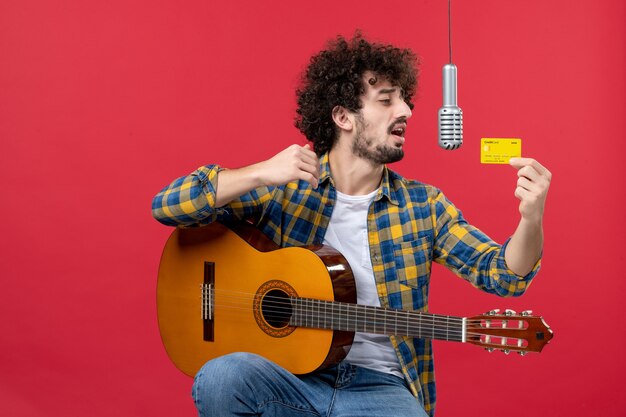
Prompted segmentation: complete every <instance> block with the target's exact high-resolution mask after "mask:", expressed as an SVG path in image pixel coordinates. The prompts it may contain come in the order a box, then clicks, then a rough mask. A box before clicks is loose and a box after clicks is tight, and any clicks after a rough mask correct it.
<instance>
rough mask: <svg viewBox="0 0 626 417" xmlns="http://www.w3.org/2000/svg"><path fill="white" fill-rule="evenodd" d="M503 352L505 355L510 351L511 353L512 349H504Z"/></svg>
mask: <svg viewBox="0 0 626 417" xmlns="http://www.w3.org/2000/svg"><path fill="white" fill-rule="evenodd" d="M502 352H503V353H504V354H505V355H508V354H509V353H511V351H510V350H509V349H502Z"/></svg>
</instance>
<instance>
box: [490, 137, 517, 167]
mask: <svg viewBox="0 0 626 417" xmlns="http://www.w3.org/2000/svg"><path fill="white" fill-rule="evenodd" d="M520 156H522V140H521V139H519V138H482V139H481V140H480V163H481V164H508V163H509V159H511V158H519V157H520Z"/></svg>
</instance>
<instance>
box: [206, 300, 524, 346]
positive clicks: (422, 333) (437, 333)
mask: <svg viewBox="0 0 626 417" xmlns="http://www.w3.org/2000/svg"><path fill="white" fill-rule="evenodd" d="M216 306H217V307H220V308H222V309H230V310H239V311H241V312H245V313H246V314H249V313H250V311H251V309H250V308H246V307H238V306H233V305H224V304H218V305H216ZM399 311H402V312H403V313H404V312H406V310H399ZM266 313H267V312H266ZM411 313H413V312H411ZM413 314H419V313H413ZM411 318H413V317H411ZM334 319H337V320H345V321H344V323H345V324H346V326H345V327H346V328H345V329H342V328H341V327H344V326H341V327H339V326H332V327H331V326H322V325H321V324H322V323H324V319H322V318H320V319H319V321H318V319H317V318H311V319H310V320H308V322H307V323H303V324H302V325H300V324H289V323H288V326H293V327H306V328H319V329H327V330H339V331H341V330H344V331H354V332H363V333H377V334H384V333H385V332H380V331H377V330H376V329H372V328H371V326H377V327H378V330H380V328H383V327H384V326H385V323H384V321H380V320H379V321H372V320H368V321H366V322H364V321H363V320H359V319H352V318H351V316H349V315H348V316H344V317H337V316H335V317H334ZM402 320H405V319H402ZM418 320H419V317H418ZM361 323H363V324H361ZM433 325H434V326H435V328H434V329H433V328H432V326H433ZM362 326H364V327H362ZM366 326H370V328H368V327H366ZM387 326H388V327H390V328H393V327H394V326H392V324H391V323H387ZM436 326H444V324H443V323H439V324H437V323H423V324H420V323H412V322H411V321H409V322H408V323H406V325H405V323H401V322H399V323H398V325H397V326H396V328H397V329H399V330H407V329H408V332H406V333H407V334H404V332H398V333H397V334H396V335H399V336H409V337H421V338H435V339H444V338H446V337H444V334H447V339H448V340H450V339H452V338H455V337H456V339H460V338H461V336H462V334H463V331H462V329H449V328H444V327H436ZM348 327H350V328H349V329H348ZM472 329H480V330H489V328H485V327H471V326H467V327H466V332H465V335H466V337H468V338H469V337H474V338H480V337H482V336H489V335H487V334H485V333H482V332H473V331H471V330H472ZM493 329H498V327H494V328H493ZM493 329H492V330H493ZM508 330H517V328H510V329H508ZM393 333H394V332H391V331H390V332H389V334H393ZM429 335H432V337H429ZM490 337H492V338H497V339H498V340H502V339H506V340H508V341H511V342H514V341H515V342H516V341H517V340H522V341H524V340H525V339H524V338H523V337H513V336H506V337H504V336H499V335H490ZM459 341H460V340H459ZM494 346H498V347H500V346H501V347H503V348H504V347H507V346H509V345H499V344H494ZM510 347H512V348H515V347H518V348H519V347H520V346H516V345H510ZM521 347H524V346H521Z"/></svg>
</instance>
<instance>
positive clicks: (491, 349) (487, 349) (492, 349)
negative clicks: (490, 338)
mask: <svg viewBox="0 0 626 417" xmlns="http://www.w3.org/2000/svg"><path fill="white" fill-rule="evenodd" d="M485 350H486V351H487V352H489V353H491V352H493V351H494V350H495V349H494V348H485Z"/></svg>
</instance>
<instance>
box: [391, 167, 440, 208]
mask: <svg viewBox="0 0 626 417" xmlns="http://www.w3.org/2000/svg"><path fill="white" fill-rule="evenodd" d="M389 182H390V183H391V185H392V188H393V191H394V192H398V193H408V194H409V195H410V196H411V197H412V198H414V197H418V198H419V199H420V200H423V199H429V198H434V197H435V196H436V195H437V194H439V193H440V192H441V191H440V190H439V189H438V188H437V187H435V186H434V185H431V184H426V183H424V182H421V181H418V180H416V179H412V178H406V177H403V176H402V175H400V174H398V173H397V172H395V171H393V170H391V169H390V170H389Z"/></svg>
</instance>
